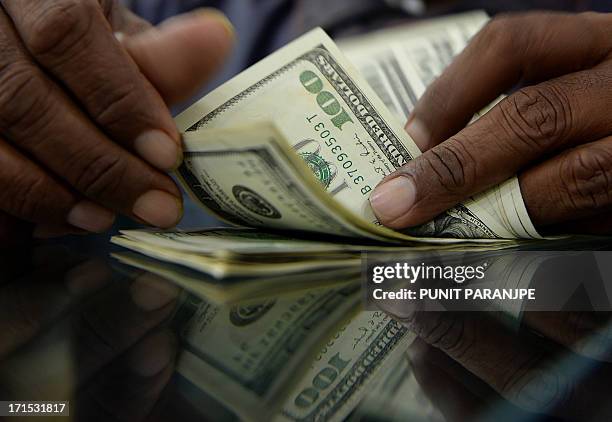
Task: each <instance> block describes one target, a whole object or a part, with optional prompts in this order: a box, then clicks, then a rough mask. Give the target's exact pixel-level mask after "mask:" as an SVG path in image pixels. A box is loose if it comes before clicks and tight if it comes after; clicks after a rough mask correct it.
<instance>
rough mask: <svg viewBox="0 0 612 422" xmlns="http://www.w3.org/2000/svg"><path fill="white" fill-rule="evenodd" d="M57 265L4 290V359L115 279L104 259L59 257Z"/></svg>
mask: <svg viewBox="0 0 612 422" xmlns="http://www.w3.org/2000/svg"><path fill="white" fill-rule="evenodd" d="M54 265H55V267H56V268H50V267H49V266H44V267H42V268H37V269H36V270H34V271H32V272H30V273H29V274H27V275H26V276H23V277H20V278H19V279H17V280H14V282H13V283H11V284H9V285H7V286H5V287H3V289H2V290H1V292H0V329H1V330H2V332H3V333H5V335H4V336H3V341H2V342H1V343H0V356H7V355H8V354H9V353H10V352H12V351H14V350H15V349H17V348H18V347H20V346H22V345H24V344H26V343H27V342H29V341H30V340H31V339H33V338H34V337H36V336H37V335H38V334H40V333H41V332H42V331H44V330H45V329H46V328H47V327H50V326H52V325H53V324H54V323H55V322H56V321H57V320H58V319H59V318H61V317H62V315H64V314H66V313H67V312H68V311H69V310H70V309H71V308H72V307H74V306H75V305H77V304H78V303H80V302H81V301H82V300H83V298H84V297H85V296H87V295H89V294H91V293H92V292H94V291H95V290H97V289H99V288H100V287H101V286H102V285H104V284H106V283H107V282H109V281H110V280H111V273H110V269H109V267H108V265H106V263H104V262H102V261H100V260H93V259H92V260H88V261H85V262H82V261H79V260H78V257H75V256H66V255H65V254H63V255H61V256H59V257H58V256H57V254H55V262H54ZM43 277H44V281H41V279H42V278H43Z"/></svg>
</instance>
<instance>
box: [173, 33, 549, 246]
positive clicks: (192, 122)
mask: <svg viewBox="0 0 612 422" xmlns="http://www.w3.org/2000/svg"><path fill="white" fill-rule="evenodd" d="M266 122H267V123H266ZM177 123H178V126H179V128H180V129H182V130H185V131H187V133H186V135H185V161H184V164H183V166H182V167H181V168H180V170H179V174H180V176H181V178H182V180H183V181H184V182H185V186H186V188H187V190H188V191H189V192H191V193H192V196H194V197H195V198H196V200H197V201H198V202H200V203H201V204H203V205H204V206H205V207H207V208H208V209H209V210H211V211H213V212H215V213H216V214H218V215H219V216H221V217H223V218H225V219H226V220H229V221H231V222H233V223H238V224H242V225H248V226H263V227H273V228H280V229H300V230H310V231H319V232H325V233H332V234H339V235H345V236H352V237H355V236H358V237H369V238H375V239H397V240H418V239H419V238H422V237H428V238H431V237H455V238H456V237H461V238H493V239H498V238H514V237H517V236H516V230H514V229H513V225H515V224H527V223H526V222H528V217H527V218H526V220H525V221H523V220H521V222H520V223H519V222H517V221H515V220H508V219H504V218H502V217H501V216H500V215H499V214H501V213H503V209H502V210H500V209H498V206H501V205H500V204H503V202H502V201H498V200H497V199H490V198H489V197H488V196H487V195H485V196H484V197H483V199H479V200H477V201H468V202H466V203H464V204H462V205H460V206H458V207H457V208H455V209H453V210H451V211H449V212H447V213H444V214H442V215H441V216H439V217H438V218H436V219H435V220H434V221H433V222H432V223H430V224H426V225H424V226H422V227H419V228H416V229H414V230H412V231H411V232H410V233H411V234H412V235H411V234H410V233H408V232H407V233H403V234H400V233H397V232H393V231H391V230H387V229H384V228H381V227H379V226H377V222H376V218H375V217H374V215H373V213H372V210H371V208H370V205H369V201H368V198H369V195H370V193H371V191H372V189H373V188H374V187H375V186H376V185H377V184H378V182H380V180H382V178H383V177H384V176H386V175H388V174H389V173H391V172H393V171H394V170H395V169H397V168H398V167H400V166H401V165H403V164H405V163H406V162H408V161H409V160H412V159H413V158H415V157H417V156H418V155H419V154H420V151H419V150H418V148H417V147H416V145H415V144H414V142H413V141H412V140H411V139H410V137H409V136H408V135H407V134H406V133H405V132H404V130H403V128H402V125H401V124H400V123H399V121H398V120H397V118H395V117H393V115H391V114H390V113H389V112H388V111H387V110H386V108H385V106H384V105H383V104H382V103H381V101H380V100H379V99H378V97H377V96H376V94H374V93H373V92H372V91H371V90H370V88H369V87H368V86H367V83H365V82H364V81H362V80H361V78H360V76H359V74H358V72H357V70H355V69H354V68H353V67H352V66H351V65H350V64H349V63H348V62H347V60H346V59H345V58H344V57H343V55H342V54H341V53H340V51H339V50H338V49H337V48H336V46H335V45H334V44H333V42H332V41H331V40H330V39H329V38H328V37H327V36H326V35H325V33H324V32H323V31H321V30H314V31H312V32H310V33H308V34H307V35H305V36H303V37H301V38H300V39H298V40H296V41H294V42H293V43H291V44H289V45H288V46H286V47H285V48H283V49H281V50H279V51H278V52H276V53H274V54H273V55H271V56H270V57H268V58H266V59H264V60H263V61H261V62H259V63H257V64H256V65H254V66H253V67H251V68H249V69H248V70H246V71H245V72H243V73H242V74H240V75H239V76H237V77H236V78H234V79H232V80H231V81H229V82H228V83H226V84H224V85H222V86H221V87H220V88H218V89H217V90H215V91H213V92H212V93H211V94H209V95H207V96H206V97H204V98H203V99H202V100H200V101H199V102H197V103H196V104H194V105H193V106H192V107H190V108H189V109H188V110H186V111H185V112H183V113H182V114H181V115H179V116H178V117H177ZM313 175H314V177H313ZM514 180H515V179H514ZM508 186H510V187H511V189H510V191H509V192H506V193H504V194H505V195H508V194H509V195H511V198H512V200H513V201H516V203H517V204H516V208H517V209H520V210H524V205H523V204H522V198H521V195H520V190H518V189H519V188H518V183H515V182H511V183H510V184H509V185H508ZM325 191H327V192H325ZM491 204H494V206H493V207H491ZM513 204H514V202H513ZM513 206H514V205H513ZM504 215H509V216H514V213H510V212H506V213H504ZM521 215H522V216H523V217H526V216H527V213H526V211H525V212H524V213H522V214H521ZM511 218H512V217H511ZM530 224H531V223H530V222H529V225H530ZM530 227H532V226H530ZM527 232H528V237H535V236H536V235H537V233H536V232H535V230H528V231H527ZM446 241H447V242H448V241H449V240H448V239H446Z"/></svg>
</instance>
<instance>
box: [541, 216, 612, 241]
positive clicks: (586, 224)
mask: <svg viewBox="0 0 612 422" xmlns="http://www.w3.org/2000/svg"><path fill="white" fill-rule="evenodd" d="M540 233H541V234H542V235H549V234H550V235H555V234H556V235H558V234H559V233H566V234H583V235H588V234H592V235H597V236H602V235H609V234H612V214H611V213H604V214H597V215H594V216H592V217H587V218H583V219H579V220H570V221H564V222H562V223H558V224H550V225H546V226H543V227H542V229H541V231H540ZM602 240H603V239H602Z"/></svg>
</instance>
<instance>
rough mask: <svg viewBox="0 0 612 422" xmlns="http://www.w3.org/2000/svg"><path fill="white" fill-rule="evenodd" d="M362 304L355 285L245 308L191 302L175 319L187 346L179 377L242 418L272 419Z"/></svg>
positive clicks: (187, 302)
mask: <svg viewBox="0 0 612 422" xmlns="http://www.w3.org/2000/svg"><path fill="white" fill-rule="evenodd" d="M358 303H359V286H358V285H357V286H349V287H346V288H328V289H327V290H324V291H320V292H308V293H305V294H302V295H301V296H298V297H288V298H287V297H280V298H275V299H270V300H268V301H266V302H263V303H258V304H251V305H243V306H214V305H212V304H210V303H208V302H207V301H205V300H201V299H198V298H195V297H193V296H190V297H188V298H187V299H186V300H183V301H182V304H181V305H180V308H179V309H178V311H177V313H176V316H175V318H174V320H175V324H176V325H177V328H178V330H179V333H180V337H181V344H182V352H181V355H180V357H179V361H178V366H177V370H178V372H179V373H180V374H181V375H182V376H184V377H185V378H187V379H188V380H189V381H190V382H191V383H192V384H193V385H195V386H196V387H197V388H200V389H203V390H205V391H206V392H207V393H208V394H210V395H212V396H214V397H216V398H217V400H219V401H221V402H222V403H224V404H225V405H226V406H227V407H228V408H229V409H230V410H232V411H233V412H234V413H236V414H237V415H239V416H240V417H242V418H243V419H246V420H270V418H271V417H272V416H273V415H274V414H277V413H278V412H279V411H280V409H281V406H282V404H283V400H284V399H285V398H286V397H287V395H288V394H289V392H290V391H289V387H290V386H291V385H294V384H295V383H296V382H297V381H298V379H299V378H296V377H298V376H299V375H300V374H303V373H304V371H306V370H307V369H308V364H309V362H312V359H313V357H314V355H315V353H316V352H317V351H318V350H319V349H320V348H321V345H322V343H323V342H324V341H326V339H327V338H329V336H330V335H332V334H333V333H334V332H336V331H337V330H338V326H339V325H340V324H342V323H343V321H345V320H346V319H347V318H350V316H351V315H352V314H354V313H355V310H356V306H357V304H358Z"/></svg>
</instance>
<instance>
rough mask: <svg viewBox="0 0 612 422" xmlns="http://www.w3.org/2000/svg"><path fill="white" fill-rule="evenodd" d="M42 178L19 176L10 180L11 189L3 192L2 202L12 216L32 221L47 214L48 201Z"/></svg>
mask: <svg viewBox="0 0 612 422" xmlns="http://www.w3.org/2000/svg"><path fill="white" fill-rule="evenodd" d="M46 187H47V185H46V183H45V178H44V177H31V176H30V175H23V174H19V175H18V176H16V177H13V178H12V179H11V188H10V189H9V190H7V191H5V192H4V195H3V198H2V202H3V203H4V204H5V206H6V208H7V209H9V210H10V212H11V213H12V214H13V215H16V216H17V217H19V218H21V219H24V220H28V221H33V220H35V219H36V217H37V216H40V215H45V214H49V210H48V206H49V199H51V198H48V195H47V189H46Z"/></svg>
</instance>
